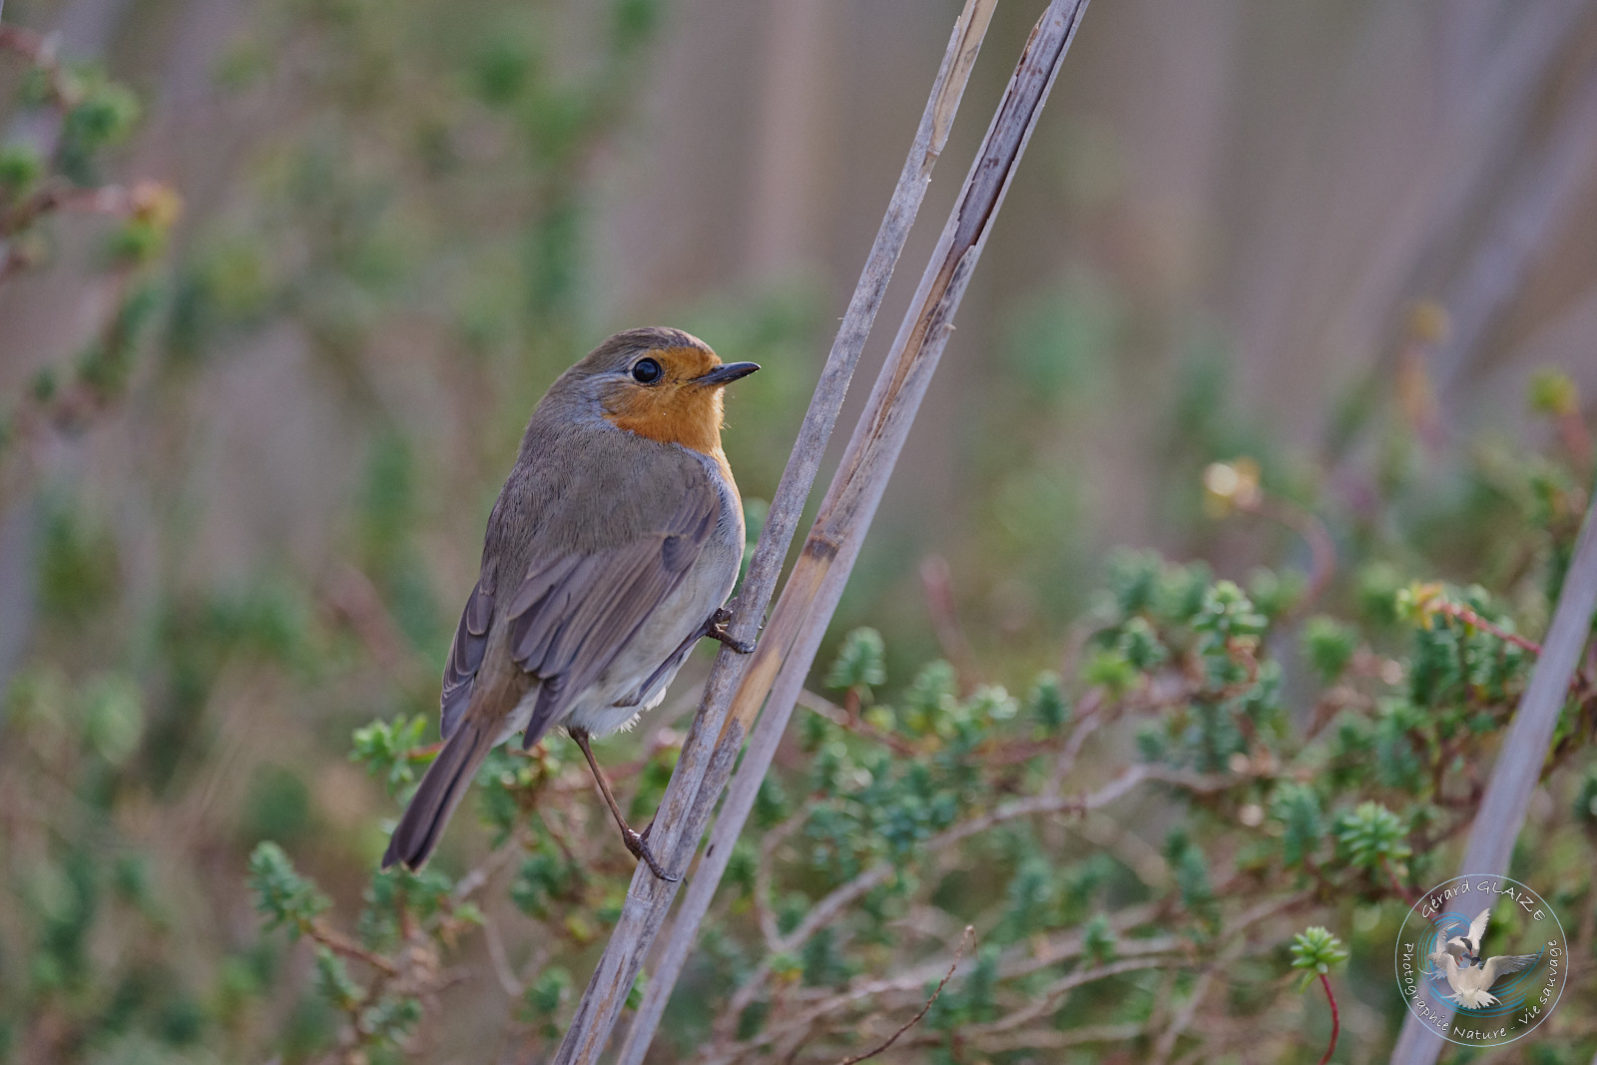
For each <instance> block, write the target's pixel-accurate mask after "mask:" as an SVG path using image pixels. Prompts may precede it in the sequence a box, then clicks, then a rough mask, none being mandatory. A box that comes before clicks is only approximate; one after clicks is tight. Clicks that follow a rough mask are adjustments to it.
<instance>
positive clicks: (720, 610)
mask: <svg viewBox="0 0 1597 1065" xmlns="http://www.w3.org/2000/svg"><path fill="white" fill-rule="evenodd" d="M731 620H732V611H731V610H729V609H727V608H726V607H724V606H722V607H716V609H715V613H713V614H711V615H710V620H709V621H707V622H705V623H704V635H706V636H708V637H709V638H710V639H712V640H719V641H721V642H722V643H724V644H726V645H727V646H728V647H730V648H732V650H734V651H736V652H737V653H738V654H740V655H747V654H753V653H754V641H753V640H739V639H737V638H736V637H735V636H733V635H732V634H731V633H730V632H728V631H727V628H726V627H727V625H728V624H729V623H730V622H731Z"/></svg>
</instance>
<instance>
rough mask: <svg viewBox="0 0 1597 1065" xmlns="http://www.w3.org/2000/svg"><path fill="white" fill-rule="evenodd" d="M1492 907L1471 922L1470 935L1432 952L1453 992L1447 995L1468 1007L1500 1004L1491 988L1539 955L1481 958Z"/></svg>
mask: <svg viewBox="0 0 1597 1065" xmlns="http://www.w3.org/2000/svg"><path fill="white" fill-rule="evenodd" d="M1491 915H1492V911H1491V908H1490V907H1487V908H1486V909H1484V910H1482V911H1481V912H1480V913H1479V914H1477V915H1476V916H1475V920H1473V921H1471V922H1470V926H1469V934H1468V935H1463V936H1452V937H1451V938H1449V939H1448V940H1447V942H1446V943H1445V944H1443V947H1442V949H1441V950H1437V951H1432V952H1431V962H1432V963H1433V964H1434V965H1435V966H1436V967H1437V968H1438V969H1439V970H1441V975H1442V976H1443V977H1444V978H1446V980H1447V986H1449V987H1451V988H1452V989H1453V993H1452V994H1451V995H1448V996H1447V997H1448V998H1449V999H1451V1000H1452V1001H1454V1002H1456V1003H1458V1004H1459V1005H1460V1006H1464V1007H1466V1008H1467V1009H1472V1010H1473V1009H1481V1008H1483V1007H1486V1006H1495V1005H1497V1003H1498V998H1497V996H1496V995H1494V994H1492V992H1491V987H1492V985H1493V984H1495V983H1497V981H1499V980H1501V979H1502V978H1503V977H1505V976H1508V975H1509V974H1510V973H1517V972H1520V971H1522V970H1525V969H1528V968H1530V967H1531V966H1532V965H1535V964H1536V962H1537V960H1538V959H1539V958H1540V957H1541V955H1540V954H1498V955H1496V956H1494V957H1491V958H1484V959H1483V958H1482V957H1481V953H1480V951H1481V939H1482V937H1484V936H1485V935H1486V923H1487V921H1489V920H1490V919H1491Z"/></svg>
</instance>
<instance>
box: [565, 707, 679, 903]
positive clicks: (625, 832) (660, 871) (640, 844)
mask: <svg viewBox="0 0 1597 1065" xmlns="http://www.w3.org/2000/svg"><path fill="white" fill-rule="evenodd" d="M567 731H568V732H570V733H571V738H572V739H574V740H576V741H577V746H578V747H581V748H582V754H583V757H585V758H587V759H588V768H589V769H591V770H593V780H594V783H596V784H598V785H599V794H600V795H602V796H604V803H605V805H606V806H608V807H610V813H611V815H612V816H613V817H614V818H615V819H616V826H617V827H618V828H620V829H621V842H622V843H625V844H626V845H627V850H629V851H631V852H632V856H633V857H634V858H637V859H638V860H639V861H641V862H643V864H645V865H647V866H648V867H649V872H651V873H653V874H654V875H655V876H656V877H658V878H659V879H661V880H664V881H666V882H668V883H672V884H674V883H676V882H677V881H678V880H681V879H682V878H681V877H680V876H671V875H670V874H668V873H667V872H666V871H665V869H664V868H662V867H661V865H660V863H659V862H658V861H656V860H655V857H654V853H653V852H652V851H650V850H649V844H648V843H647V842H646V837H647V836H648V834H649V829H650V828H653V827H654V822H653V821H650V822H649V826H648V828H645V829H644V830H643V832H642V833H641V834H640V833H638V832H635V831H633V829H632V826H631V825H629V824H627V819H626V817H625V815H623V814H622V813H621V806H620V805H619V804H618V803H617V802H616V797H615V795H614V794H613V793H612V792H611V791H610V782H609V781H608V780H606V779H605V778H604V771H603V770H601V769H600V768H599V763H598V761H596V760H595V759H594V757H593V749H592V748H591V747H589V746H588V730H587V729H581V728H573V729H567Z"/></svg>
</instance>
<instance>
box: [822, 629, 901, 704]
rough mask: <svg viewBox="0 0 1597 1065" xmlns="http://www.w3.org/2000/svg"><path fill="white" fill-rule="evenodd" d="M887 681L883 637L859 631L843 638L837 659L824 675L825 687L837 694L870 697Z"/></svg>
mask: <svg viewBox="0 0 1597 1065" xmlns="http://www.w3.org/2000/svg"><path fill="white" fill-rule="evenodd" d="M886 680H887V656H886V649H885V646H884V645H883V643H882V634H881V633H879V632H877V631H876V630H875V629H871V628H859V629H855V630H854V631H853V632H851V633H849V634H848V635H847V636H845V637H843V645H842V646H841V647H840V648H838V651H837V658H836V659H835V660H834V661H833V662H832V668H831V669H830V670H829V671H828V672H827V674H826V686H827V687H828V688H833V689H836V690H838V691H849V692H854V693H857V694H859V695H862V696H863V695H869V694H870V691H871V689H872V688H877V687H880V686H881V685H882V684H883V683H885V682H886Z"/></svg>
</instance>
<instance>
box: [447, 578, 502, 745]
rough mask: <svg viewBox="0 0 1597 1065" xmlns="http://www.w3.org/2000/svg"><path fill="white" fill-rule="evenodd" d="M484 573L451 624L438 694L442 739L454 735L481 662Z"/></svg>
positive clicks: (486, 613) (488, 611) (487, 616)
mask: <svg viewBox="0 0 1597 1065" xmlns="http://www.w3.org/2000/svg"><path fill="white" fill-rule="evenodd" d="M485 580H486V577H481V578H478V580H477V583H476V585H475V586H474V587H473V588H472V589H471V596H470V597H469V598H468V599H467V600H466V607H465V609H464V610H462V611H461V612H460V624H459V625H458V626H456V627H455V642H454V644H453V645H452V646H451V647H450V649H449V660H448V661H447V662H445V663H444V690H443V695H442V697H441V698H440V703H441V704H442V709H443V720H442V722H441V724H440V731H442V733H443V737H444V739H446V740H447V739H448V738H449V737H450V736H452V735H454V732H455V727H456V726H457V725H459V724H460V716H461V715H462V714H464V713H465V712H466V706H467V704H469V703H470V702H471V686H472V682H473V681H474V680H476V678H477V670H478V668H479V667H480V666H481V665H482V656H483V652H485V651H486V650H487V649H488V627H489V625H490V624H491V623H492V621H493V615H494V597H493V592H492V591H490V590H489V589H487V588H485V587H484V581H485Z"/></svg>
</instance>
